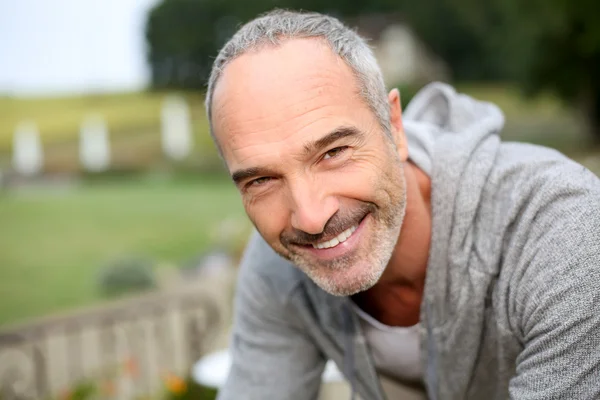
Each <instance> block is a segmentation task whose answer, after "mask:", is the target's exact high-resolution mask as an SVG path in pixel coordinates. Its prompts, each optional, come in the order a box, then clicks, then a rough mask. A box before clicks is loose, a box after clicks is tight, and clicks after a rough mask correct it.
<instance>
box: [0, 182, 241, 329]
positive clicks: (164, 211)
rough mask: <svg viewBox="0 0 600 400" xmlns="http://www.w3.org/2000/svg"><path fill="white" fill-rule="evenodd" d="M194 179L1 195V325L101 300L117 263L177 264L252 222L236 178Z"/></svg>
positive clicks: (99, 184)
mask: <svg viewBox="0 0 600 400" xmlns="http://www.w3.org/2000/svg"><path fill="white" fill-rule="evenodd" d="M191 179H192V178H186V179H185V180H179V181H177V180H176V181H153V180H148V179H144V180H140V179H138V180H136V181H131V180H117V181H110V182H98V183H95V184H94V185H86V186H84V187H81V188H77V189H70V190H68V189H67V190H61V189H50V190H39V189H38V190H37V191H35V192H33V191H30V192H22V191H21V192H8V193H4V194H1V193H0V221H2V223H1V224H0V324H3V323H7V322H14V321H17V320H21V319H24V318H29V317H33V316H39V315H43V314H46V313H50V312H54V311H57V310H63V309H66V308H69V307H73V306H80V305H85V304H90V303H92V302H94V301H97V300H98V299H99V296H98V291H97V288H96V286H95V277H96V273H97V271H98V269H99V268H100V267H101V266H102V265H103V264H104V263H105V262H107V261H109V260H111V259H114V258H115V257H119V256H124V255H132V254H134V255H145V256H150V257H152V258H153V259H156V260H159V261H161V262H164V263H177V262H181V261H185V260H187V259H189V258H190V257H194V256H195V255H198V254H199V253H200V252H202V251H203V250H205V249H206V248H207V246H209V244H210V243H211V240H214V238H211V235H213V234H214V232H215V230H216V228H217V227H218V225H219V223H220V222H222V221H223V220H225V219H229V218H233V219H237V220H240V221H242V222H241V223H242V224H244V226H245V225H246V224H247V222H246V218H245V216H244V212H243V209H242V207H241V202H240V201H239V196H238V194H237V191H236V190H235V188H234V187H233V185H232V184H231V183H230V182H229V181H228V180H218V179H214V178H211V179H209V178H202V177H198V179H197V180H191Z"/></svg>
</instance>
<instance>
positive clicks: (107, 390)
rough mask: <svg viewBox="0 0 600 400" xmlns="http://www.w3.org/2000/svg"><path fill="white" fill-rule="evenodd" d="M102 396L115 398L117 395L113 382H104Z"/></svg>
mask: <svg viewBox="0 0 600 400" xmlns="http://www.w3.org/2000/svg"><path fill="white" fill-rule="evenodd" d="M102 394H103V395H105V396H108V397H114V396H115V395H116V394H117V388H116V386H115V383H114V382H113V381H111V380H106V381H104V382H102Z"/></svg>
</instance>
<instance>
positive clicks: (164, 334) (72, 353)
mask: <svg viewBox="0 0 600 400" xmlns="http://www.w3.org/2000/svg"><path fill="white" fill-rule="evenodd" d="M233 275H234V273H233V271H232V272H231V273H223V274H220V275H218V276H212V275H211V276H207V277H202V278H200V279H199V282H198V283H189V284H186V285H185V286H183V287H178V288H172V289H170V290H169V291H167V292H159V293H153V294H150V295H144V296H141V297H136V298H131V299H127V300H122V301H119V302H117V303H113V304H109V305H106V306H102V307H99V308H93V309H87V310H83V311H80V312H77V313H74V314H69V315H62V316H55V317H51V318H44V319H40V320H37V321H33V322H31V323H27V324H24V325H20V326H14V327H10V328H8V329H2V330H0V398H2V399H3V400H13V399H42V398H49V397H56V396H59V397H60V396H61V395H62V394H64V393H65V391H67V390H69V388H72V387H73V386H74V385H76V384H77V383H78V382H82V381H84V380H85V379H93V380H94V381H96V382H98V383H99V385H101V386H102V385H104V386H103V387H104V388H105V389H106V390H107V391H110V392H111V396H110V397H111V398H119V399H128V400H129V399H132V398H135V397H138V396H141V395H145V394H151V393H156V392H157V391H158V390H160V389H161V386H162V380H163V378H164V377H165V376H168V375H177V376H181V377H185V376H187V375H188V374H189V372H190V368H191V366H192V365H193V363H195V362H196V361H197V360H198V359H199V358H200V357H201V356H202V355H203V354H205V353H207V352H209V351H211V350H213V349H214V348H215V346H218V343H219V341H221V342H222V341H223V339H222V338H223V336H224V332H226V330H227V329H228V327H229V321H230V318H231V315H230V312H231V311H230V309H231V298H232V293H233V280H234V279H233Z"/></svg>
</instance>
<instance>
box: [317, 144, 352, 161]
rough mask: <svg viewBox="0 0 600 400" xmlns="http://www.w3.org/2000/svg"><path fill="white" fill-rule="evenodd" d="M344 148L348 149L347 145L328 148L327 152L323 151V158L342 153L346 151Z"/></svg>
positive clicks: (326, 158) (333, 156)
mask: <svg viewBox="0 0 600 400" xmlns="http://www.w3.org/2000/svg"><path fill="white" fill-rule="evenodd" d="M346 149H348V146H340V147H335V148H333V149H331V150H329V151H328V152H327V153H325V155H324V156H323V160H328V159H330V158H335V157H337V156H339V155H340V154H342V153H343V152H344V151H346Z"/></svg>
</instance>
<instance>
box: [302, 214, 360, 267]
mask: <svg viewBox="0 0 600 400" xmlns="http://www.w3.org/2000/svg"><path fill="white" fill-rule="evenodd" d="M370 216H371V215H370V214H367V215H366V216H365V218H363V219H362V221H360V223H359V224H358V227H357V228H356V230H355V231H354V232H353V233H352V235H351V236H350V237H349V238H348V239H346V241H345V242H343V243H340V244H338V245H337V246H335V247H330V248H328V249H315V248H314V247H313V246H312V245H309V246H301V247H302V249H304V250H306V251H308V252H309V253H311V254H312V255H313V256H314V257H315V258H317V259H319V260H323V261H329V260H334V259H336V258H338V257H342V256H345V255H347V254H349V253H352V252H354V251H356V249H357V248H358V246H359V244H360V242H361V238H362V236H363V233H364V229H365V225H366V223H367V221H368V220H369V219H370Z"/></svg>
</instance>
